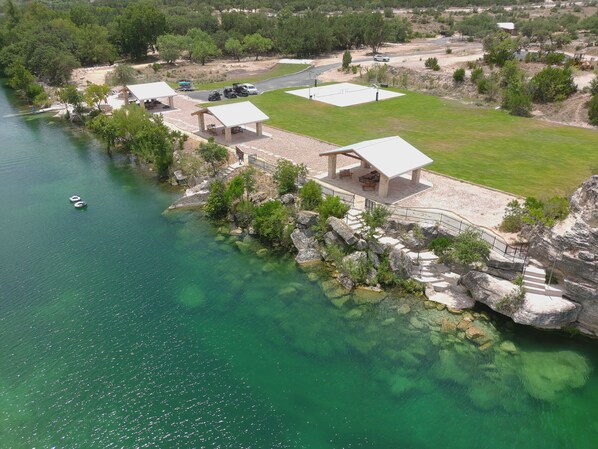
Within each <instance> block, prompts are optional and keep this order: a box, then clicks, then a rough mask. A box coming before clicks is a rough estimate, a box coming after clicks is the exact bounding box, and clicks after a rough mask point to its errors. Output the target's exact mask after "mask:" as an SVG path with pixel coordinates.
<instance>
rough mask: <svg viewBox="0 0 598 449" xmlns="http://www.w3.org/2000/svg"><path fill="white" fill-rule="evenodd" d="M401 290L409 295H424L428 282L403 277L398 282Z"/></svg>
mask: <svg viewBox="0 0 598 449" xmlns="http://www.w3.org/2000/svg"><path fill="white" fill-rule="evenodd" d="M397 285H398V287H399V288H400V289H401V291H402V292H403V293H405V294H408V295H415V296H422V295H423V294H424V293H425V291H426V284H424V283H423V282H419V281H416V280H415V279H411V278H409V279H401V280H400V281H398V282H397Z"/></svg>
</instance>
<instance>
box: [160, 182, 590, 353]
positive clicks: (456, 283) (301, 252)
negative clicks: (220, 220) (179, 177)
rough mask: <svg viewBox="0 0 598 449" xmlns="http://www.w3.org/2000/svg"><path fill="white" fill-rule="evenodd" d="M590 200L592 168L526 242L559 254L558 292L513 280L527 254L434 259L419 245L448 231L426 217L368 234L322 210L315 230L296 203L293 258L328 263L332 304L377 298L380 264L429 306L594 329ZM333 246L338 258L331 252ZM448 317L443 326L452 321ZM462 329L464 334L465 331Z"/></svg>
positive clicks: (196, 202)
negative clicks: (530, 288) (414, 286)
mask: <svg viewBox="0 0 598 449" xmlns="http://www.w3.org/2000/svg"><path fill="white" fill-rule="evenodd" d="M190 193H191V195H190V196H188V197H185V198H183V199H182V200H181V201H179V202H177V203H175V204H174V205H173V206H172V207H174V208H178V207H195V206H201V205H202V204H203V203H204V202H205V200H206V198H207V195H208V192H207V191H206V190H205V189H201V188H199V189H196V191H195V192H190ZM254 197H255V198H254V199H255V201H256V202H257V203H259V202H264V201H267V200H269V199H268V198H266V197H264V196H263V195H261V196H260V195H254ZM270 200H272V199H270ZM274 201H281V202H282V203H283V204H286V205H287V206H292V205H294V204H295V203H296V202H298V198H296V197H294V196H293V195H286V196H285V197H284V198H280V199H278V200H274ZM597 204H598V176H593V177H591V178H590V179H588V180H587V181H586V182H585V183H584V184H583V185H582V186H581V187H580V188H579V189H578V190H577V191H576V192H575V194H574V195H573V197H572V200H571V214H570V216H569V217H568V218H567V219H566V220H565V221H564V222H562V223H559V224H557V225H556V226H555V227H553V228H550V229H547V230H545V231H544V232H543V233H542V234H540V235H539V236H538V237H537V238H536V239H534V240H532V242H531V250H530V254H531V255H533V256H534V257H535V258H536V259H537V260H533V261H532V262H534V263H536V264H544V265H545V266H549V263H550V262H554V255H555V254H558V255H560V259H559V263H558V264H557V263H553V266H554V267H555V269H554V272H555V273H556V275H557V276H558V278H559V279H562V280H564V282H563V286H564V288H563V289H562V295H559V296H557V295H553V296H548V295H538V294H534V293H531V292H527V291H526V290H525V288H523V287H522V286H521V273H522V271H523V270H524V268H526V269H529V268H527V266H526V263H527V262H529V261H527V260H526V261H524V260H521V259H512V260H508V259H506V258H505V257H503V256H500V255H498V254H495V253H491V254H490V256H489V257H488V259H487V260H486V263H485V264H477V265H472V266H461V265H454V264H452V265H448V264H444V263H440V261H439V258H438V257H437V256H436V255H435V254H434V253H433V252H431V251H429V250H423V249H422V248H425V247H426V246H427V243H429V242H430V241H431V240H432V239H434V238H436V237H439V236H443V235H448V233H447V232H446V231H444V230H443V229H441V228H439V227H437V226H434V225H421V226H419V225H416V224H414V223H410V222H403V221H399V220H397V219H390V220H388V221H387V223H386V224H385V225H384V226H383V227H382V228H378V229H377V230H376V235H375V236H374V237H373V238H372V236H366V235H365V234H364V233H362V232H359V231H358V230H355V229H353V228H352V227H351V226H349V224H348V223H347V222H346V220H344V219H340V218H336V217H329V218H328V220H327V221H326V232H323V231H322V230H321V224H320V223H319V221H318V213H316V212H312V211H306V210H297V213H296V216H295V219H294V221H293V224H292V226H293V229H292V232H290V239H291V241H292V244H293V247H294V249H295V250H296V252H297V254H296V256H295V260H296V262H297V263H298V264H300V265H302V266H304V267H305V266H310V265H313V264H319V263H322V262H324V263H326V264H327V265H328V266H329V267H330V273H331V279H330V280H329V282H326V283H325V284H323V285H322V288H323V290H324V292H325V293H326V295H327V296H329V298H330V299H331V301H333V303H334V304H335V305H337V306H339V305H342V304H344V302H345V301H348V300H349V297H351V298H352V297H354V296H355V297H357V298H358V299H355V301H356V302H357V303H360V302H364V301H365V302H366V303H378V302H381V301H383V300H384V298H386V293H385V292H384V290H382V288H381V286H380V283H379V282H378V279H379V277H380V272H381V271H382V270H384V269H388V270H390V271H391V272H392V274H393V275H394V276H396V278H397V279H399V280H401V281H407V280H414V281H416V282H417V283H421V284H418V285H421V290H422V291H425V296H426V297H427V301H426V302H430V303H431V304H436V305H435V306H434V307H436V306H438V307H439V308H447V309H448V310H449V311H451V312H453V313H463V311H464V310H467V309H471V308H473V307H474V306H475V304H476V302H479V303H483V304H485V305H486V306H488V307H490V308H491V309H492V310H494V311H495V312H497V313H500V314H502V315H505V316H507V317H509V318H511V319H512V320H513V321H514V322H515V323H518V324H523V325H528V326H533V327H536V328H539V329H561V330H568V331H576V332H580V333H582V334H585V335H588V336H594V337H595V336H598V294H597V284H598V275H597V271H596V270H597V269H596V267H597V264H598V260H597V259H598V256H597V254H596V253H598V251H597V248H598V206H597ZM415 227H418V228H419V232H421V233H423V239H424V241H423V242H416V239H415V238H414V236H413V233H414V229H415ZM232 233H233V234H234V235H236V236H240V237H241V238H242V240H241V241H240V242H239V244H241V245H243V244H244V243H247V240H251V239H254V236H253V235H252V230H251V229H248V230H241V229H235V230H233V231H232ZM339 248H340V249H341V250H342V254H343V255H342V258H339V256H338V254H336V255H335V254H334V253H335V252H338V251H337V249H339ZM383 263H386V264H387V266H386V268H385V267H381V264H383ZM341 267H343V268H341ZM347 267H349V268H347ZM359 267H367V269H366V270H365V271H364V272H363V273H358V275H357V278H358V279H356V275H355V273H353V275H350V274H349V272H350V271H351V270H353V271H359V270H358V269H359ZM557 291H560V290H557ZM341 292H344V293H341ZM359 298H361V299H359ZM363 298H367V299H363ZM353 313H357V312H353ZM461 321H462V320H460V321H459V322H457V323H453V324H454V326H455V328H456V329H460V328H461V330H463V331H466V330H467V329H468V327H467V325H466V324H464V323H461ZM466 321H467V320H466ZM453 324H446V325H445V327H447V329H448V328H452V326H453ZM459 326H460V327H459ZM471 333H475V332H474V331H470V334H471ZM463 337H464V338H468V337H467V333H465V334H464V335H463ZM482 340H484V339H482ZM485 343H487V342H486V341H484V342H483V343H482V344H481V346H483V345H484V344H485Z"/></svg>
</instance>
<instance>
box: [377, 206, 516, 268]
mask: <svg viewBox="0 0 598 449" xmlns="http://www.w3.org/2000/svg"><path fill="white" fill-rule="evenodd" d="M376 204H377V203H376V202H374V201H372V200H370V199H367V198H366V200H365V208H366V210H371V209H372V208H373V207H374V206H375V205H376ZM384 207H386V208H387V209H389V210H390V211H391V212H392V215H391V218H395V219H398V220H403V221H413V222H417V223H427V224H432V225H437V226H439V227H442V228H444V229H445V230H446V231H447V232H448V233H449V234H452V235H458V234H460V233H461V232H463V231H465V230H467V229H473V230H475V231H476V232H479V233H480V236H481V237H482V239H484V241H486V242H488V244H489V245H490V247H491V249H492V250H493V251H496V252H497V253H498V254H501V255H502V256H504V257H506V258H510V259H511V260H515V259H525V258H526V256H527V245H521V246H511V245H509V244H508V243H507V242H506V241H505V240H504V239H503V238H502V237H501V236H500V235H498V234H495V233H494V232H492V231H491V230H489V229H487V228H484V227H481V226H476V225H475V224H473V223H471V222H469V221H467V220H465V219H464V218H462V217H460V216H458V215H457V214H454V213H452V212H449V211H445V210H441V209H427V208H413V207H400V206H391V207H388V206H384Z"/></svg>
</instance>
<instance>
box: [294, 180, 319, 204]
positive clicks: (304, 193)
mask: <svg viewBox="0 0 598 449" xmlns="http://www.w3.org/2000/svg"><path fill="white" fill-rule="evenodd" d="M299 197H300V198H301V207H302V208H303V209H306V210H316V209H317V208H318V207H320V204H322V187H320V184H318V183H317V182H316V181H314V180H313V179H312V180H309V181H307V182H306V183H305V185H304V186H303V187H301V190H299Z"/></svg>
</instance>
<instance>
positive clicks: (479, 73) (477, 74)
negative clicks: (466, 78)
mask: <svg viewBox="0 0 598 449" xmlns="http://www.w3.org/2000/svg"><path fill="white" fill-rule="evenodd" d="M482 78H484V69H483V68H481V67H476V68H475V69H473V70H472V71H471V82H472V83H474V84H478V82H479V81H480V80H481V79H482Z"/></svg>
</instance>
